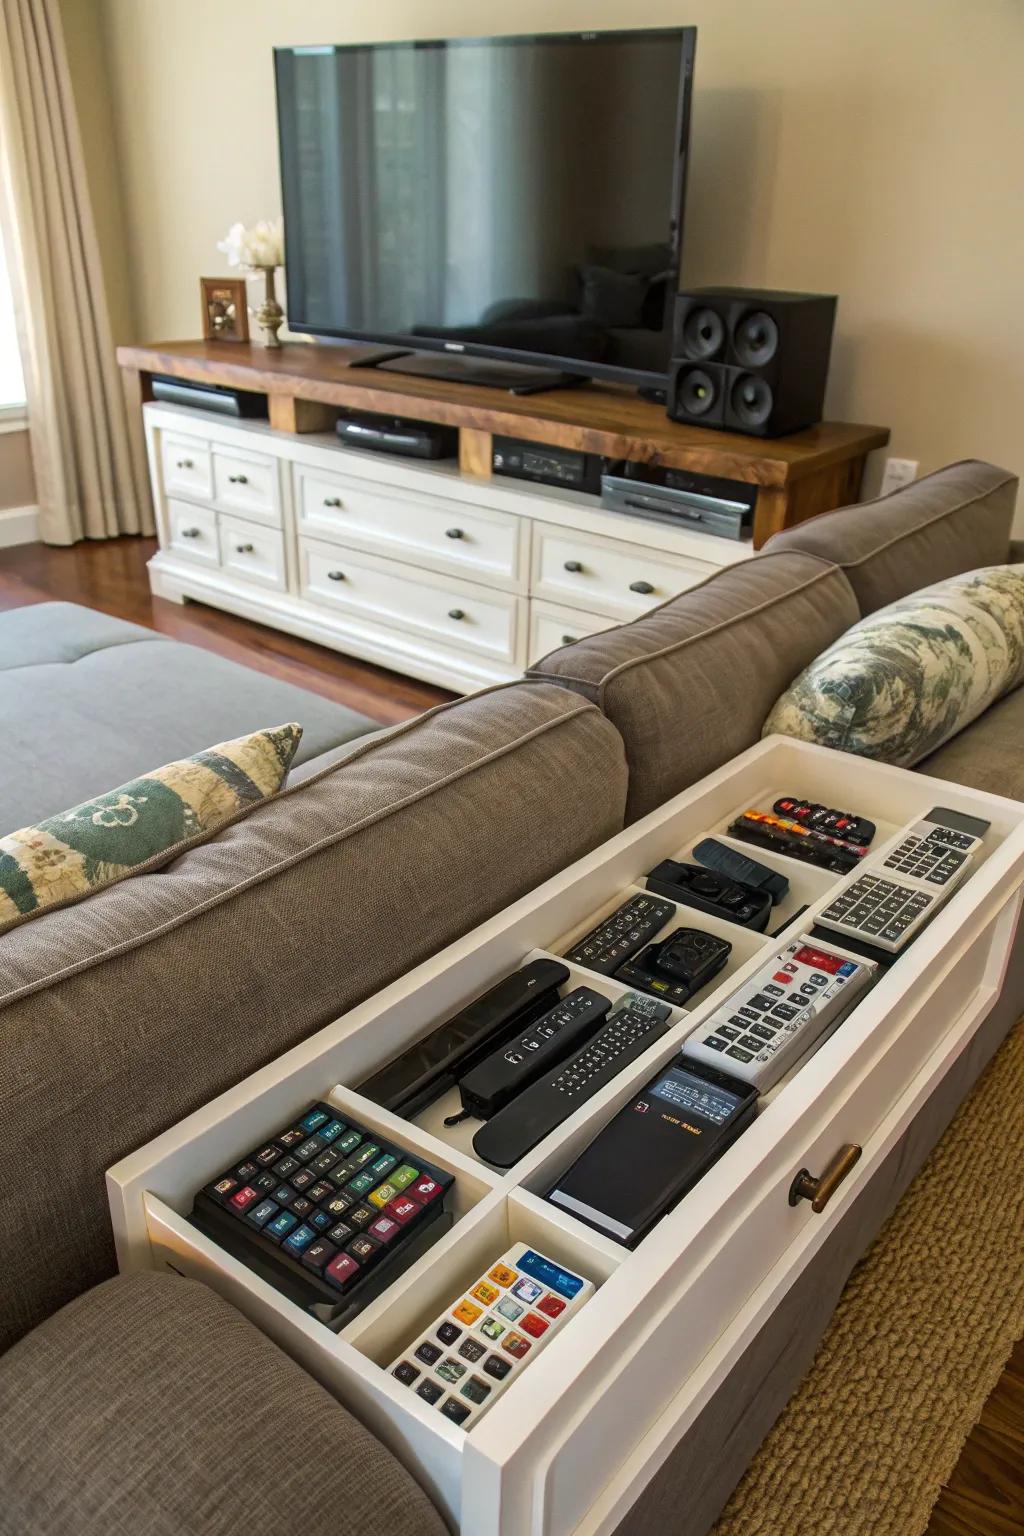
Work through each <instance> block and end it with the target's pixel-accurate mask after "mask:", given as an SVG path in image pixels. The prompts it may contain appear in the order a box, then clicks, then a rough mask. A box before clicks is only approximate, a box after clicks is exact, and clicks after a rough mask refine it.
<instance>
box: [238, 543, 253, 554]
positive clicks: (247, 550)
mask: <svg viewBox="0 0 1024 1536" xmlns="http://www.w3.org/2000/svg"><path fill="white" fill-rule="evenodd" d="M235 548H236V549H237V550H238V553H239V554H240V555H251V554H252V545H251V544H236V545H235Z"/></svg>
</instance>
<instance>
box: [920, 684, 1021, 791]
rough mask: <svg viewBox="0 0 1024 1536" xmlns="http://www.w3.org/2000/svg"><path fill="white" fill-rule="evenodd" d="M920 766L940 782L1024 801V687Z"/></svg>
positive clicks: (1015, 691) (994, 706)
mask: <svg viewBox="0 0 1024 1536" xmlns="http://www.w3.org/2000/svg"><path fill="white" fill-rule="evenodd" d="M917 767H918V770H919V772H921V773H928V774H931V776H932V777H933V778H936V779H947V780H949V781H950V782H951V783H953V784H966V785H967V786H968V787H969V788H970V789H984V790H988V791H989V792H990V793H991V794H993V795H1007V796H1008V797H1009V798H1010V799H1011V800H1024V688H1017V689H1015V690H1014V692H1013V693H1008V694H1007V695H1006V698H1005V699H1000V700H999V702H998V704H993V705H992V707H991V709H987V710H986V711H985V713H984V714H983V715H982V716H981V718H980V719H978V720H975V722H974V724H973V725H969V726H968V727H967V729H966V731H961V732H960V735H959V736H954V737H953V740H952V741H947V743H946V745H945V746H944V747H940V748H939V750H938V751H937V752H933V753H932V755H931V757H926V758H925V759H924V761H923V762H921V763H918V765H917Z"/></svg>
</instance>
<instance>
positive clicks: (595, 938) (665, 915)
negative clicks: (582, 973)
mask: <svg viewBox="0 0 1024 1536" xmlns="http://www.w3.org/2000/svg"><path fill="white" fill-rule="evenodd" d="M675 912H676V909H675V905H674V903H673V902H671V901H658V899H657V898H656V897H654V896H633V897H631V898H630V900H629V901H627V902H624V903H623V905H622V906H621V907H619V908H618V909H617V910H616V911H615V912H613V913H612V914H611V916H610V917H606V918H605V919H604V921H603V922H602V923H599V924H598V926H597V927H596V928H594V929H592V930H591V931H590V933H588V934H587V935H586V937H585V938H582V939H580V940H579V942H578V943H576V944H574V945H573V947H572V949H570V951H569V953H568V954H567V955H566V957H565V958H566V959H567V960H571V961H572V962H573V963H574V964H575V965H584V966H586V968H587V970H588V971H596V972H597V974H598V975H599V976H610V975H611V974H612V972H613V971H614V970H615V969H616V967H617V966H620V965H622V964H623V963H624V962H625V961H626V960H631V959H632V958H633V956H634V955H635V954H636V953H637V951H638V950H641V949H643V947H644V945H645V944H647V943H648V942H649V941H650V940H651V939H653V938H654V935H655V934H656V933H660V932H661V930H662V929H663V928H664V926H665V924H666V923H667V922H668V920H669V918H671V917H674V916H675Z"/></svg>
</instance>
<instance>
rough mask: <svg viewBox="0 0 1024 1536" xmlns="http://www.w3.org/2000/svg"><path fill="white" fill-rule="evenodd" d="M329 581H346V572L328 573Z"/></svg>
mask: <svg viewBox="0 0 1024 1536" xmlns="http://www.w3.org/2000/svg"><path fill="white" fill-rule="evenodd" d="M327 580H328V581H344V580H345V572H344V571H328V572H327Z"/></svg>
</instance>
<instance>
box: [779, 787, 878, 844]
mask: <svg viewBox="0 0 1024 1536" xmlns="http://www.w3.org/2000/svg"><path fill="white" fill-rule="evenodd" d="M772 810H773V811H774V812H775V814H776V816H788V817H789V819H790V820H791V821H798V822H799V823H800V825H801V826H802V827H810V828H812V830H813V831H815V832H828V833H830V834H831V835H832V836H833V837H841V838H843V840H844V841H845V842H847V843H858V844H859V845H860V846H861V847H862V848H866V847H867V846H868V844H869V843H870V842H871V840H872V839H873V837H874V835H875V830H876V829H875V824H874V822H873V821H868V819H867V817H866V816H855V815H854V814H853V812H852V811H833V810H831V809H830V808H829V806H827V805H816V804H815V803H814V801H813V800H797V799H795V798H794V797H793V796H792V795H786V796H785V797H784V798H783V799H782V800H776V802H775V804H774V805H773V806H772Z"/></svg>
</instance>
